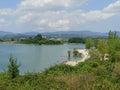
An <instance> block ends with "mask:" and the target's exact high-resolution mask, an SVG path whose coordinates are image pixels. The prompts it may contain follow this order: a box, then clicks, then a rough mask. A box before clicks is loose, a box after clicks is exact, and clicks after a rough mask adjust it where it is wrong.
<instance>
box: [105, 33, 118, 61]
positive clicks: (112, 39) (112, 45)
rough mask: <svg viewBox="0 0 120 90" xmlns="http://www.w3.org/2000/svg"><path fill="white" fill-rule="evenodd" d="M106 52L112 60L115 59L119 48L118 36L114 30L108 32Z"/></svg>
mask: <svg viewBox="0 0 120 90" xmlns="http://www.w3.org/2000/svg"><path fill="white" fill-rule="evenodd" d="M107 43H108V53H109V56H110V60H111V61H112V62H115V61H116V58H115V54H116V52H117V51H118V50H119V48H120V47H119V43H120V41H119V38H118V36H117V33H116V32H112V31H109V34H108V41H107Z"/></svg>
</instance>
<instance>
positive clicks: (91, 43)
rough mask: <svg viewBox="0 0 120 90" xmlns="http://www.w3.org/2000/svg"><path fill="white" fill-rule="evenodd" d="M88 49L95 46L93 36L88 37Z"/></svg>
mask: <svg viewBox="0 0 120 90" xmlns="http://www.w3.org/2000/svg"><path fill="white" fill-rule="evenodd" d="M85 45H86V49H90V48H91V47H93V41H92V39H91V38H89V37H88V38H87V39H86V44H85Z"/></svg>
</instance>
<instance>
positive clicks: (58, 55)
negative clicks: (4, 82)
mask: <svg viewBox="0 0 120 90" xmlns="http://www.w3.org/2000/svg"><path fill="white" fill-rule="evenodd" d="M84 47H85V45H84V44H64V45H25V44H0V72H2V71H6V70H7V65H8V63H9V56H10V54H12V55H13V56H14V57H15V58H17V60H18V62H19V63H20V64H21V66H20V72H21V73H22V74H23V73H27V72H41V71H43V70H44V69H45V68H48V67H50V66H52V65H54V64H58V63H61V62H63V61H65V60H67V51H68V50H71V49H73V48H84Z"/></svg>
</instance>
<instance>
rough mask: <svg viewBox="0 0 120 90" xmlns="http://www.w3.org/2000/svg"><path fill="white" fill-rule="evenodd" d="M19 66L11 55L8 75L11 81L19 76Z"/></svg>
mask: <svg viewBox="0 0 120 90" xmlns="http://www.w3.org/2000/svg"><path fill="white" fill-rule="evenodd" d="M19 66H20V65H18V64H17V60H16V59H15V58H13V56H12V55H11V56H10V58H9V65H8V75H9V77H10V79H13V78H15V77H17V76H18V75H19Z"/></svg>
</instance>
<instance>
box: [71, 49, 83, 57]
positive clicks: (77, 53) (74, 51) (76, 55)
mask: <svg viewBox="0 0 120 90" xmlns="http://www.w3.org/2000/svg"><path fill="white" fill-rule="evenodd" d="M81 56H82V54H81V53H79V52H78V51H77V50H76V49H75V48H74V50H73V57H81Z"/></svg>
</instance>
